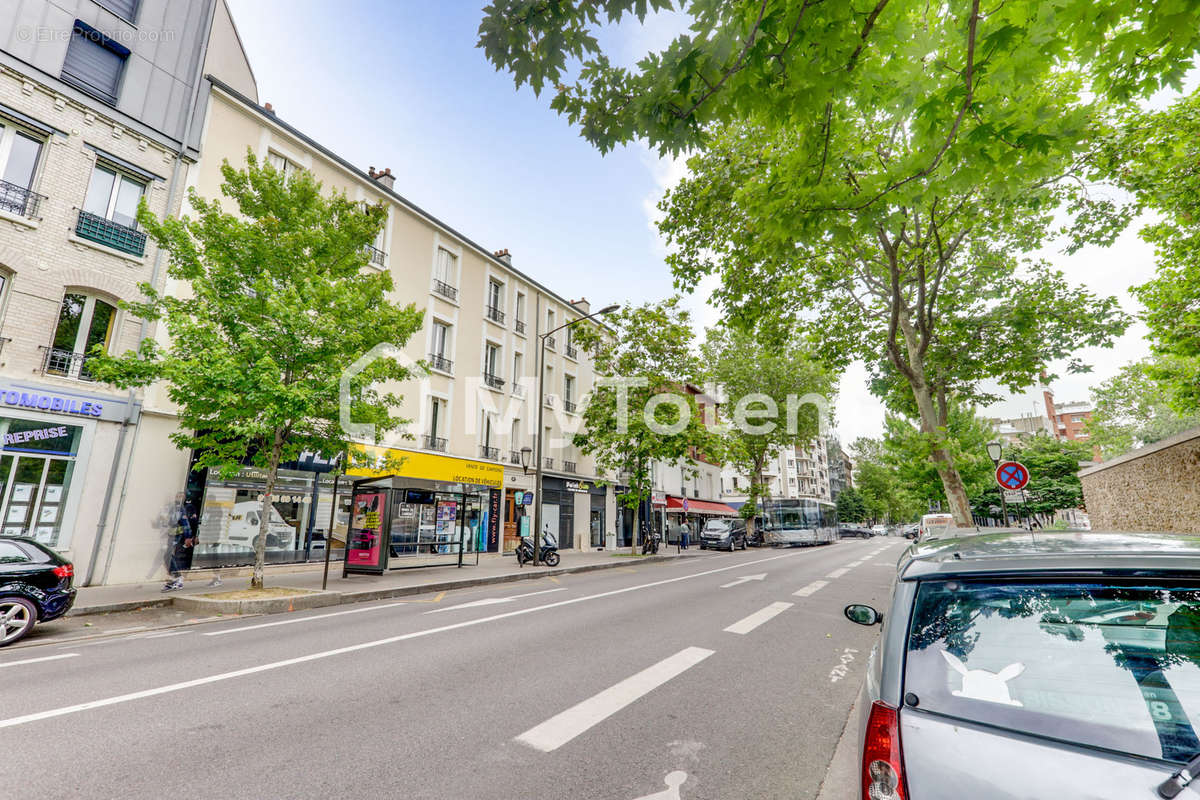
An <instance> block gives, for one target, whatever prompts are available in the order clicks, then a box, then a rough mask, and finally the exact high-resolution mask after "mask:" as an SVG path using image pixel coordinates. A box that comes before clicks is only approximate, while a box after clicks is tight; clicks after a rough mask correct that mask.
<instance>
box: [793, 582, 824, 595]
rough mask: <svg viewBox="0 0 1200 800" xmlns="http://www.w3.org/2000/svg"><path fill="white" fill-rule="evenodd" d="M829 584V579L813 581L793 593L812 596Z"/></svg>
mask: <svg viewBox="0 0 1200 800" xmlns="http://www.w3.org/2000/svg"><path fill="white" fill-rule="evenodd" d="M828 585H829V581H813V582H812V583H810V584H809V585H808V586H805V587H804V588H803V589H797V590H796V591H794V592H792V594H793V595H794V596H796V597H811V596H812V595H813V594H814V593H816V592H819V591H820V590H822V589H824V588H825V587H826V586H828Z"/></svg>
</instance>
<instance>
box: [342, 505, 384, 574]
mask: <svg viewBox="0 0 1200 800" xmlns="http://www.w3.org/2000/svg"><path fill="white" fill-rule="evenodd" d="M386 502H387V495H386V494H385V493H384V492H362V493H358V494H355V495H354V509H353V521H352V522H351V526H350V541H349V543H348V545H347V548H346V564H347V565H348V566H351V567H382V566H383V564H382V561H381V559H382V555H383V516H384V504H385V503H386Z"/></svg>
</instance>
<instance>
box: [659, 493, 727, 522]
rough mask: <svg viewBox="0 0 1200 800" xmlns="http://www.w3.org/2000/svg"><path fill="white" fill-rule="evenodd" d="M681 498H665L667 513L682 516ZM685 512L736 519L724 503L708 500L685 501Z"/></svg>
mask: <svg viewBox="0 0 1200 800" xmlns="http://www.w3.org/2000/svg"><path fill="white" fill-rule="evenodd" d="M683 501H684V498H682V497H671V496H668V497H667V513H668V514H682V513H683ZM687 511H688V513H689V514H716V515H718V516H724V517H736V516H737V513H738V512H737V511H735V510H733V509H732V508H730V507H729V506H727V505H725V504H724V503H713V502H710V501H708V500H692V499H690V498H689V499H688V501H687Z"/></svg>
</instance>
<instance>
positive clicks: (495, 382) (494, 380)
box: [483, 372, 504, 391]
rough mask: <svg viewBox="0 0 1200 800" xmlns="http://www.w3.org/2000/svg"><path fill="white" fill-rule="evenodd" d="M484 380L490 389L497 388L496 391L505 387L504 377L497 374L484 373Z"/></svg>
mask: <svg viewBox="0 0 1200 800" xmlns="http://www.w3.org/2000/svg"><path fill="white" fill-rule="evenodd" d="M483 382H484V383H486V384H487V387H488V388H489V389H495V390H496V391H501V390H503V389H504V379H503V378H500V377H498V376H496V375H490V374H488V373H486V372H485V373H483Z"/></svg>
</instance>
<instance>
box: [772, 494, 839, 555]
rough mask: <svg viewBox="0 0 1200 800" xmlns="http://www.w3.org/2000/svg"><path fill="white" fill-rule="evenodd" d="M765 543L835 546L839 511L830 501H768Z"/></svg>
mask: <svg viewBox="0 0 1200 800" xmlns="http://www.w3.org/2000/svg"><path fill="white" fill-rule="evenodd" d="M761 520H762V530H763V543H764V544H769V545H772V546H773V547H799V546H807V545H812V544H832V543H833V542H836V541H837V540H838V525H837V508H836V506H834V504H833V503H830V502H828V501H826V500H808V499H800V500H766V501H763V503H762V506H761Z"/></svg>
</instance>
